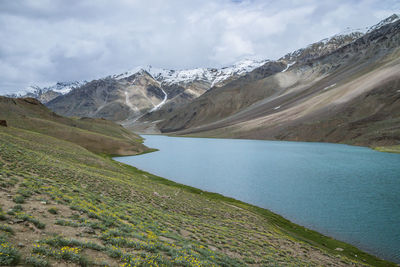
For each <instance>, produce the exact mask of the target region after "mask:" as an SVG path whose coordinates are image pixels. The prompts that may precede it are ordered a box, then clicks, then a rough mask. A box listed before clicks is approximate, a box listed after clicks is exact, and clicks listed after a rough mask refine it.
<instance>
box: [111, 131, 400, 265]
mask: <svg viewBox="0 0 400 267" xmlns="http://www.w3.org/2000/svg"><path fill="white" fill-rule="evenodd" d="M144 137H145V138H146V141H145V144H146V145H147V146H148V147H152V148H158V149H159V150H160V151H158V152H155V153H150V154H144V155H140V156H132V157H120V158H116V160H118V161H120V162H123V163H127V164H130V165H133V166H135V167H138V168H140V169H142V170H145V171H148V172H150V173H153V174H156V175H159V176H162V177H165V178H168V179H170V180H173V181H175V182H178V183H182V184H186V185H190V186H193V187H197V188H200V189H203V190H207V191H211V192H217V193H221V194H223V195H225V196H230V197H233V198H236V199H239V200H242V201H244V202H248V203H251V204H254V205H257V206H260V207H262V208H266V209H269V210H271V211H274V212H276V213H278V214H280V215H282V216H284V217H285V218H287V219H289V220H291V221H293V222H295V223H298V224H300V225H303V226H306V227H308V228H311V229H314V230H316V231H319V232H321V233H324V234H326V235H329V236H332V237H335V238H336V239H339V240H342V241H346V242H348V243H351V244H353V245H355V246H357V247H359V248H361V249H363V250H365V251H368V252H370V253H372V254H375V255H378V256H380V257H383V258H385V259H389V260H392V261H395V262H400V154H389V153H381V152H376V151H373V150H371V149H368V148H363V147H354V146H347V145H338V144H326V143H303V142H282V141H259V140H232V139H206V138H177V137H166V136H150V135H145V136H144Z"/></svg>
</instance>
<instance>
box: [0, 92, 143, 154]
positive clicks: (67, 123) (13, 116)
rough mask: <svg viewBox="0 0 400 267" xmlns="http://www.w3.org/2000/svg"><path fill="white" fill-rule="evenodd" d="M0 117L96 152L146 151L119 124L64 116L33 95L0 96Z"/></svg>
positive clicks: (15, 124) (15, 125)
mask: <svg viewBox="0 0 400 267" xmlns="http://www.w3.org/2000/svg"><path fill="white" fill-rule="evenodd" d="M0 120H6V122H7V125H8V126H9V127H13V128H18V129H25V130H29V131H33V132H37V133H42V134H46V135H49V136H52V137H55V138H59V139H62V140H66V141H70V142H73V143H75V144H78V145H80V146H83V147H85V148H87V149H88V150H90V151H93V152H96V153H107V154H115V155H132V154H138V153H142V152H144V151H147V150H148V148H146V147H145V146H144V145H143V144H142V139H141V138H140V137H139V136H138V135H136V134H134V133H132V132H130V131H127V130H126V129H124V128H123V127H122V126H120V125H117V124H115V123H113V122H110V121H106V120H103V119H91V118H66V117H62V116H59V115H57V114H55V113H54V112H52V111H50V110H49V109H47V108H46V107H45V106H44V105H42V104H41V103H40V102H39V101H38V100H36V99H33V98H17V99H15V98H7V97H0Z"/></svg>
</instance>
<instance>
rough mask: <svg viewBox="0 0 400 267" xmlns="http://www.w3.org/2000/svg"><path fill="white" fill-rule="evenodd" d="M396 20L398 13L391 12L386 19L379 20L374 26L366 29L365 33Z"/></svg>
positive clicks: (399, 17) (398, 17) (399, 16)
mask: <svg viewBox="0 0 400 267" xmlns="http://www.w3.org/2000/svg"><path fill="white" fill-rule="evenodd" d="M398 20H400V15H399V14H393V15H391V16H390V17H387V18H386V19H384V20H381V21H380V22H379V23H378V24H375V25H374V26H372V27H370V28H369V29H368V31H367V33H370V32H372V31H374V30H377V29H379V28H381V27H383V26H385V25H387V24H391V23H394V22H396V21H398Z"/></svg>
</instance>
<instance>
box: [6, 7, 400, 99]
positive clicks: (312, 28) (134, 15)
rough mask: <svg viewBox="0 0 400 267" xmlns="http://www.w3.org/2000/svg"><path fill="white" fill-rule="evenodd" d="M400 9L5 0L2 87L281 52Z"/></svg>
mask: <svg viewBox="0 0 400 267" xmlns="http://www.w3.org/2000/svg"><path fill="white" fill-rule="evenodd" d="M399 11H400V1H399V0H335V1H331V0H280V1H273V0H243V1H241V0H190V1H189V0H109V1H107V0H19V1H10V0H0V94H9V93H14V92H17V91H20V90H22V89H24V88H26V87H28V86H29V85H39V86H46V85H50V84H54V83H56V82H57V81H76V80H78V81H79V80H92V79H96V78H100V77H105V76H108V75H112V74H117V73H122V72H125V71H128V70H130V69H133V68H135V67H137V66H148V65H151V66H153V67H159V68H166V69H186V68H196V67H221V66H226V65H229V64H232V63H234V62H237V61H239V60H242V59H278V58H280V57H282V56H283V55H285V54H286V53H288V52H291V51H294V50H296V49H298V48H301V47H304V46H306V45H307V44H310V43H313V42H316V41H319V40H321V39H323V38H326V37H329V36H332V35H334V34H336V33H339V32H341V31H344V30H346V28H348V27H350V28H361V27H366V26H372V25H374V24H376V23H378V22H379V21H380V20H382V19H384V18H386V17H388V16H390V15H391V14H393V13H400V12H399Z"/></svg>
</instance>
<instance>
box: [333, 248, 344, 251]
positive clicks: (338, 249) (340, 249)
mask: <svg viewBox="0 0 400 267" xmlns="http://www.w3.org/2000/svg"><path fill="white" fill-rule="evenodd" d="M335 250H337V251H343V250H344V249H342V248H335Z"/></svg>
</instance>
